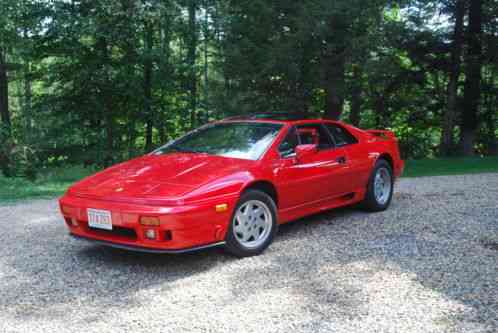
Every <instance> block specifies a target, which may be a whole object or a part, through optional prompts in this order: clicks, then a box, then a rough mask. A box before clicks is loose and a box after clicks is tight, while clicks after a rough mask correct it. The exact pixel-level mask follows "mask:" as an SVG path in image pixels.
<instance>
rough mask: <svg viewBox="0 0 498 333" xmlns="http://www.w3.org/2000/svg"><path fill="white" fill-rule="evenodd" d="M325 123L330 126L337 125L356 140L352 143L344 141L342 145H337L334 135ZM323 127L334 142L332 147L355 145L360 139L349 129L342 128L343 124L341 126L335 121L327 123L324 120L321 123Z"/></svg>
mask: <svg viewBox="0 0 498 333" xmlns="http://www.w3.org/2000/svg"><path fill="white" fill-rule="evenodd" d="M327 125H331V126H337V127H339V128H341V129H342V130H343V131H345V132H346V133H348V134H349V135H350V136H351V137H353V138H354V139H355V141H356V142H353V143H346V144H344V145H338V144H337V142H336V141H335V137H334V135H333V134H332V132H331V131H330V130H329V128H328V126H327ZM323 127H325V129H326V130H327V133H329V135H330V137H332V141H333V142H334V147H335V148H343V147H348V146H352V145H356V144H358V143H359V142H360V141H359V140H358V138H357V137H356V136H355V135H354V134H353V133H351V132H350V131H348V130H347V129H346V128H344V126H341V125H339V124H336V123H329V122H326V123H323Z"/></svg>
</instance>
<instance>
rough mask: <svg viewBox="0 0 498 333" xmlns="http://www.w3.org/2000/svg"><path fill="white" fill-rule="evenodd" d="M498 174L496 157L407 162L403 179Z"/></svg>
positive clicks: (497, 159)
mask: <svg viewBox="0 0 498 333" xmlns="http://www.w3.org/2000/svg"><path fill="white" fill-rule="evenodd" d="M486 172H498V156H493V157H467V158H444V159H425V160H408V161H406V165H405V172H404V174H403V176H404V177H422V176H443V175H464V174H474V173H486Z"/></svg>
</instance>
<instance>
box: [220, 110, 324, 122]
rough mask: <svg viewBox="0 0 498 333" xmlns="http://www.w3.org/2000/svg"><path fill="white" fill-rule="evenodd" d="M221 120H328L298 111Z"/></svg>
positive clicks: (256, 114) (249, 115) (257, 114)
mask: <svg viewBox="0 0 498 333" xmlns="http://www.w3.org/2000/svg"><path fill="white" fill-rule="evenodd" d="M222 121H252V122H273V123H303V122H304V123H307V122H322V121H329V120H325V119H321V118H317V117H316V116H314V115H310V114H306V113H298V112H273V113H254V114H248V115H239V116H233V117H229V118H225V119H223V120H222Z"/></svg>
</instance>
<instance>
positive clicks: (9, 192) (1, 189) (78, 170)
mask: <svg viewBox="0 0 498 333" xmlns="http://www.w3.org/2000/svg"><path fill="white" fill-rule="evenodd" d="M94 172H95V170H94V169H91V168H83V167H81V166H73V167H66V168H56V169H50V170H46V171H44V172H42V173H41V174H40V175H39V176H38V178H37V180H36V181H34V182H31V181H29V180H27V179H24V178H18V177H16V178H5V177H3V176H2V175H0V202H10V201H17V200H25V199H39V198H53V197H56V196H59V195H62V194H63V193H64V192H65V191H66V189H67V188H68V187H69V186H70V185H71V184H73V183H74V182H75V181H77V180H80V179H82V178H84V177H86V176H88V175H90V174H92V173H94Z"/></svg>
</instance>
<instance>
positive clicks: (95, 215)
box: [87, 208, 112, 230]
mask: <svg viewBox="0 0 498 333" xmlns="http://www.w3.org/2000/svg"><path fill="white" fill-rule="evenodd" d="M87 213H88V226H89V227H92V228H98V229H104V230H112V218H111V212H110V211H108V210H100V209H92V208H89V209H88V210H87Z"/></svg>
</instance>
